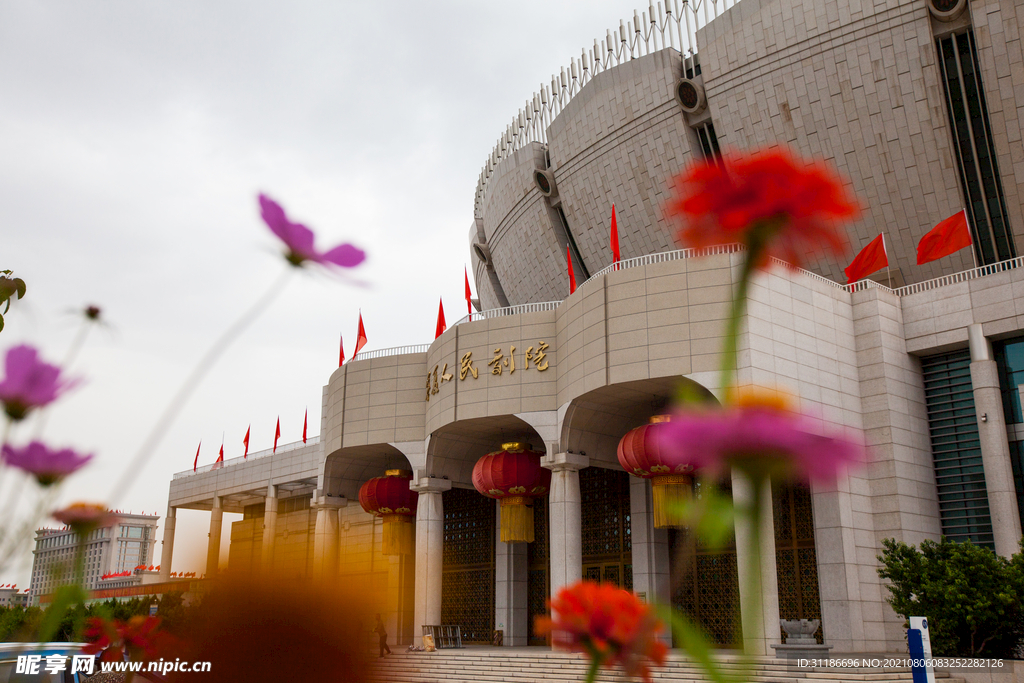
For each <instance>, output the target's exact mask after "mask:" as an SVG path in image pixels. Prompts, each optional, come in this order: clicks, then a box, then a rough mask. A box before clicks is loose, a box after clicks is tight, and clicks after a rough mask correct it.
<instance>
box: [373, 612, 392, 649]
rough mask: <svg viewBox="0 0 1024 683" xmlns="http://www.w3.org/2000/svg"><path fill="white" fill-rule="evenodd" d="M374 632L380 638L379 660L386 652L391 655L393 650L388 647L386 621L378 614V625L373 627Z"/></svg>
mask: <svg viewBox="0 0 1024 683" xmlns="http://www.w3.org/2000/svg"><path fill="white" fill-rule="evenodd" d="M373 632H374V633H376V634H377V635H379V636H380V654H379V655H377V657H378V659H379V658H380V657H383V656H384V652H385V651H386V652H387V653H388V654H391V648H390V647H388V631H387V629H386V628H384V620H383V619H381V618H380V614H379V613H378V614H377V625H376V626H374V627H373Z"/></svg>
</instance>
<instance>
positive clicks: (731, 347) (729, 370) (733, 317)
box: [719, 253, 754, 391]
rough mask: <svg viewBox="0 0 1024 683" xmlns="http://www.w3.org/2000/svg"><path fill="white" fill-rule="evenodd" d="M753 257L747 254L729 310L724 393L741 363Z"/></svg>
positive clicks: (723, 354) (726, 329) (722, 381)
mask: <svg viewBox="0 0 1024 683" xmlns="http://www.w3.org/2000/svg"><path fill="white" fill-rule="evenodd" d="M753 257H754V254H752V253H747V258H746V259H745V260H744V261H743V270H742V271H741V272H740V281H739V282H738V283H737V284H736V295H735V296H734V297H733V300H732V306H731V307H730V309H729V322H728V324H727V326H726V328H725V340H724V341H725V348H724V349H723V350H722V372H721V380H720V382H719V385H720V387H721V389H722V391H726V390H728V389H729V387H730V386H732V382H733V377H734V374H735V373H736V369H737V368H736V366H737V364H738V362H739V358H738V355H737V350H736V349H737V347H738V344H739V336H740V321H741V320H742V319H743V314H744V312H745V311H746V308H747V291H748V290H749V289H750V279H751V277H753V274H754V267H753V263H754V258H753Z"/></svg>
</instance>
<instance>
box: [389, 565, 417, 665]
mask: <svg viewBox="0 0 1024 683" xmlns="http://www.w3.org/2000/svg"><path fill="white" fill-rule="evenodd" d="M385 559H387V561H388V594H387V605H386V609H387V614H385V615H382V616H383V617H384V619H385V623H386V625H387V629H388V634H389V635H390V634H394V637H393V641H392V643H393V644H395V645H402V646H405V645H409V644H410V643H413V642H419V641H415V640H414V631H415V629H414V624H413V618H414V613H413V610H414V607H415V605H414V597H413V591H414V590H415V583H416V576H415V572H414V566H415V563H416V561H415V555H396V556H394V557H388V558H385Z"/></svg>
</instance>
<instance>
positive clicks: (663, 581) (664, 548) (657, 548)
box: [629, 476, 672, 643]
mask: <svg viewBox="0 0 1024 683" xmlns="http://www.w3.org/2000/svg"><path fill="white" fill-rule="evenodd" d="M629 515H630V530H631V531H630V536H631V537H632V544H633V592H634V593H636V594H637V595H640V596H642V597H643V598H644V600H646V601H647V602H652V603H658V604H661V605H668V604H669V603H670V602H671V600H672V582H671V576H670V573H669V547H668V529H655V528H654V501H653V493H652V492H651V485H650V484H649V483H648V482H647V480H646V479H641V478H639V477H633V476H630V478H629ZM662 639H663V640H665V642H666V643H670V642H671V640H672V634H671V633H667V632H666V633H664V634H662Z"/></svg>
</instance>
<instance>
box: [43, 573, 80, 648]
mask: <svg viewBox="0 0 1024 683" xmlns="http://www.w3.org/2000/svg"><path fill="white" fill-rule="evenodd" d="M86 597H88V596H87V595H86V593H85V589H83V588H82V587H81V586H79V585H77V584H75V585H72V586H61V587H60V588H58V589H57V591H56V592H55V593H54V594H53V602H51V603H50V606H49V607H48V608H46V611H45V612H44V613H43V619H42V621H41V622H40V624H39V642H41V643H49V642H51V641H52V640H53V638H54V636H55V635H56V634H57V629H58V628H60V623H61V621H63V620H64V616H65V614H66V612H67V611H68V609H69V608H70V607H71V606H72V605H76V604H79V603H81V604H84V603H85V599H86Z"/></svg>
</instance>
